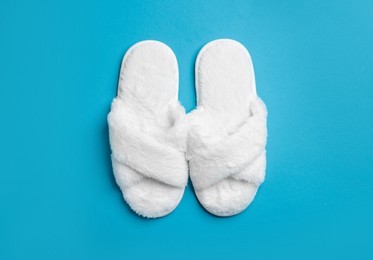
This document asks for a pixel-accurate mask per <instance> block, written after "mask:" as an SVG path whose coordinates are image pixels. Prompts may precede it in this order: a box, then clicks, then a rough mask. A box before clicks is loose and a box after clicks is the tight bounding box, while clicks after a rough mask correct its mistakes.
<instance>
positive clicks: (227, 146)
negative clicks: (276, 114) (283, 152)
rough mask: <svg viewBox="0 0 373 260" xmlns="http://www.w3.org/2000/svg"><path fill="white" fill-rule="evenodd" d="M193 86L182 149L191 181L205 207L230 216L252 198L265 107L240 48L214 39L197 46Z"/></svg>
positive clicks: (259, 170) (261, 163) (261, 160)
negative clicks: (193, 106) (194, 92)
mask: <svg viewBox="0 0 373 260" xmlns="http://www.w3.org/2000/svg"><path fill="white" fill-rule="evenodd" d="M196 90H197V100H198V107H197V109H196V110H195V111H193V112H192V113H191V114H190V115H189V125H190V126H189V127H190V130H189V132H188V149H187V158H188V160H189V167H190V176H191V180H192V183H193V186H194V189H195V192H196V195H197V197H198V200H199V201H200V203H201V204H202V206H203V207H205V208H206V210H208V211H209V212H210V213H212V214H214V215H217V216H231V215H235V214H238V213H240V212H241V211H243V210H244V209H245V208H247V206H248V205H249V204H250V203H251V201H252V200H253V199H254V197H255V194H256V192H257V189H258V187H259V185H260V184H261V183H262V182H263V180H264V176H265V167H266V157H265V156H266V155H265V145H266V140H267V126H266V122H267V110H266V107H265V105H264V103H263V102H262V101H261V100H260V99H259V98H258V97H257V94H256V87H255V77H254V70H253V65H252V62H251V57H250V55H249V53H248V51H247V50H246V49H245V47H244V46H242V45H241V44H240V43H238V42H236V41H233V40H217V41H213V42H210V43H208V44H207V45H206V46H205V47H204V48H202V50H201V51H200V53H199V54H198V57H197V62H196Z"/></svg>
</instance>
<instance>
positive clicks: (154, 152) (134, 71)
mask: <svg viewBox="0 0 373 260" xmlns="http://www.w3.org/2000/svg"><path fill="white" fill-rule="evenodd" d="M178 81H179V75H178V66H177V60H176V57H175V55H174V53H173V52H172V50H171V49H170V48H169V47H168V46H166V45H165V44H163V43H161V42H158V41H143V42H139V43H137V44H135V45H134V46H132V47H131V48H130V49H129V50H128V51H127V53H126V54H125V56H124V58H123V61H122V66H121V71H120V78H119V86H118V94H117V97H116V98H115V99H114V101H113V103H112V105H111V111H110V113H109V115H108V123H109V133H110V145H111V149H112V165H113V171H114V175H115V179H116V182H117V184H118V185H119V187H120V188H121V190H122V193H123V197H124V199H125V200H126V202H127V203H128V205H129V206H130V207H131V209H132V210H134V211H135V212H136V213H137V214H139V215H141V216H144V217H149V218H156V217H162V216H164V215H167V214H168V213H170V212H172V211H173V210H174V209H175V208H176V206H177V205H178V204H179V202H180V200H181V198H182V196H183V193H184V189H185V186H186V184H187V180H188V167H187V162H186V159H185V151H184V150H185V144H184V143H185V140H183V137H182V136H183V134H182V133H183V131H182V130H180V129H178V128H179V126H180V125H182V124H183V122H184V117H185V111H184V108H183V107H182V106H181V105H180V104H179V103H178Z"/></svg>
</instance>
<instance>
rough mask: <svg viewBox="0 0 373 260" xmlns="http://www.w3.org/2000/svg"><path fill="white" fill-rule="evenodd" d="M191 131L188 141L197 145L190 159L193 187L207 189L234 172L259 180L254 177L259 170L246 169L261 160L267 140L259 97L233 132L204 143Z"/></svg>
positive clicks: (263, 110) (246, 178)
mask: <svg viewBox="0 0 373 260" xmlns="http://www.w3.org/2000/svg"><path fill="white" fill-rule="evenodd" d="M191 133H192V134H191V135H190V136H189V137H190V138H191V139H192V140H191V143H193V146H194V147H197V148H196V149H195V151H193V155H192V156H191V158H189V167H190V175H191V178H192V180H193V186H194V188H195V189H197V190H199V189H205V188H208V187H210V186H212V185H214V184H216V183H218V182H219V181H221V180H223V179H225V178H227V177H230V176H232V177H233V176H235V175H237V178H239V179H242V180H250V179H253V180H254V179H257V180H256V181H254V182H260V179H261V178H262V177H260V176H257V177H256V176H253V175H255V174H258V175H259V174H260V173H256V172H257V171H255V169H254V170H250V169H249V168H250V167H249V165H250V164H252V163H254V162H255V161H258V162H257V163H261V162H260V160H263V154H265V145H266V142H267V109H266V107H265V105H264V103H263V101H261V100H260V99H259V98H256V99H255V100H253V101H252V102H250V116H249V118H247V120H246V121H245V123H244V124H243V125H242V126H241V127H239V128H238V129H237V130H236V131H235V132H234V133H232V134H230V135H226V136H224V137H223V138H221V137H220V138H216V140H219V141H218V142H215V143H212V144H211V143H210V144H208V145H206V144H203V139H204V138H203V137H202V138H201V135H199V134H198V133H195V132H193V130H192V131H191ZM264 158H265V157H264ZM264 163H265V162H264ZM245 169H247V170H246V171H244V170H245ZM245 172H246V173H245ZM246 175H247V176H246ZM263 178H264V176H263Z"/></svg>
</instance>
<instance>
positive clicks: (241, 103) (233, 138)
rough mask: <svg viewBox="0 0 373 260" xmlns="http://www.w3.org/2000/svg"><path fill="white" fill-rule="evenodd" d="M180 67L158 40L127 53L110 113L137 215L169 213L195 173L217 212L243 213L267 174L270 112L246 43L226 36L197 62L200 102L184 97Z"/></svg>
mask: <svg viewBox="0 0 373 260" xmlns="http://www.w3.org/2000/svg"><path fill="white" fill-rule="evenodd" d="M178 78H179V75H178V65H177V60H176V57H175V55H174V53H173V51H172V50H171V49H170V48H169V47H168V46H167V45H165V44H163V43H161V42H158V41H142V42H139V43H137V44H135V45H134V46H132V47H131V48H130V49H129V50H128V51H127V53H126V54H125V56H124V58H123V62H122V66H121V71H120V78H119V86H118V94H117V97H116V98H115V99H114V101H113V103H112V105H111V111H110V113H109V115H108V123H109V133H110V144H111V149H112V165H113V171H114V175H115V179H116V182H117V183H118V185H119V187H120V188H121V190H122V192H123V196H124V199H125V200H126V202H127V203H128V205H129V206H130V207H131V209H132V210H134V211H135V212H136V213H137V214H139V215H141V216H144V217H148V218H157V217H162V216H165V215H167V214H169V213H170V212H172V211H173V210H174V209H175V208H176V207H177V205H178V204H179V202H180V200H181V198H182V196H183V193H184V189H185V187H186V185H187V182H188V172H189V173H190V177H191V181H192V183H193V187H194V190H195V193H196V195H197V198H198V200H199V202H200V203H201V205H202V206H203V207H204V208H205V209H206V210H207V211H208V212H210V213H212V214H214V215H217V216H232V215H235V214H238V213H240V212H242V211H243V210H244V209H245V208H247V206H248V205H249V204H250V203H251V202H252V200H253V199H254V197H255V194H256V192H257V190H258V187H259V186H260V184H261V183H262V182H263V180H264V176H265V167H266V151H265V146H266V140H267V126H266V122H267V110H266V107H265V104H264V103H263V101H262V100H261V99H260V98H259V97H258V96H257V93H256V86H255V78H254V70H253V65H252V61H251V57H250V54H249V52H248V51H247V50H246V48H245V47H244V46H243V45H241V44H240V43H238V42H237V41H233V40H228V39H222V40H216V41H212V42H210V43H208V44H207V45H205V46H204V47H203V48H202V50H201V51H200V52H199V54H198V57H197V61H196V65H195V78H196V82H195V84H196V93H197V105H198V106H197V108H196V109H195V110H194V111H192V112H191V113H189V114H187V115H186V114H185V110H184V108H183V107H182V106H181V105H180V104H179V102H178V83H179V82H178Z"/></svg>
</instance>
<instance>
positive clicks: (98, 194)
mask: <svg viewBox="0 0 373 260" xmlns="http://www.w3.org/2000/svg"><path fill="white" fill-rule="evenodd" d="M217 38H233V39H236V40H238V41H240V42H242V43H243V44H244V45H245V46H246V47H247V48H248V49H249V51H250V52H251V54H252V57H253V61H254V66H255V70H256V77H257V86H258V92H259V94H260V96H261V97H262V98H263V99H264V100H265V102H266V104H267V106H268V110H269V121H268V128H269V140H268V170H267V178H266V182H265V183H264V185H263V186H262V188H261V189H260V191H259V193H258V195H257V197H256V199H255V201H254V202H253V204H252V205H251V206H250V207H249V208H248V209H247V210H246V211H245V212H244V213H242V214H240V215H238V216H236V217H232V218H225V219H224V218H217V217H214V216H212V215H209V214H208V213H206V212H205V211H204V210H203V208H202V207H201V206H200V205H199V204H198V202H197V199H196V198H195V196H194V193H193V189H192V187H191V185H189V186H188V187H187V189H186V192H185V195H184V197H183V199H182V201H181V203H180V205H179V207H178V208H177V209H176V210H175V211H174V212H173V213H172V214H171V215H169V216H167V217H165V218H162V219H157V220H146V219H143V218H140V217H138V216H136V215H135V214H134V213H132V212H131V210H130V209H129V208H128V206H127V205H126V204H125V202H124V201H123V199H122V196H121V192H120V190H119V189H118V188H117V186H116V184H115V181H114V178H113V175H112V169H111V162H110V147H109V143H108V129H107V123H106V115H107V113H108V112H109V108H110V103H111V101H112V99H113V98H114V96H115V93H116V88H117V79H118V73H119V68H120V62H121V59H122V56H123V54H124V53H125V51H126V50H127V49H128V48H129V47H130V46H131V45H132V44H134V43H136V42H138V41H140V40H145V39H156V40H160V41H163V42H165V43H166V44H168V45H169V46H170V47H171V48H172V49H173V50H174V52H175V54H176V56H177V58H178V61H179V68H180V94H179V99H180V101H181V103H182V104H183V105H184V106H185V107H186V109H187V110H188V111H190V110H192V109H193V108H194V107H195V105H196V101H195V91H194V84H193V82H194V72H193V70H194V61H195V58H196V55H197V53H198V51H199V49H200V48H201V47H202V46H203V45H204V44H205V43H207V42H208V41H210V40H214V39H217ZM372 46H373V2H372V1H370V0H366V1H363V0H359V1H357V0H349V1H348V0H344V1H342V0H318V1H277V0H262V1H259V0H257V1H234V0H230V1H200V0H189V1H178V2H177V1H150V0H149V1H124V0H117V1H88V0H83V1H74V0H66V1H42V0H35V1H25V0H12V1H10V0H8V1H4V0H2V1H1V2H0V75H1V76H0V99H1V102H0V120H1V128H0V134H1V135H0V162H1V163H0V173H1V181H0V259H4V260H5V259H149V258H152V257H154V258H156V259H201V258H204V259H228V258H229V259H337V258H339V259H353V258H354V259H373V246H372V243H373V242H372V240H373V237H372V236H373V235H372V234H373V223H372V222H373V208H372V207H373V136H372V134H373V129H372V128H373V105H372V99H373V47H372Z"/></svg>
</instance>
